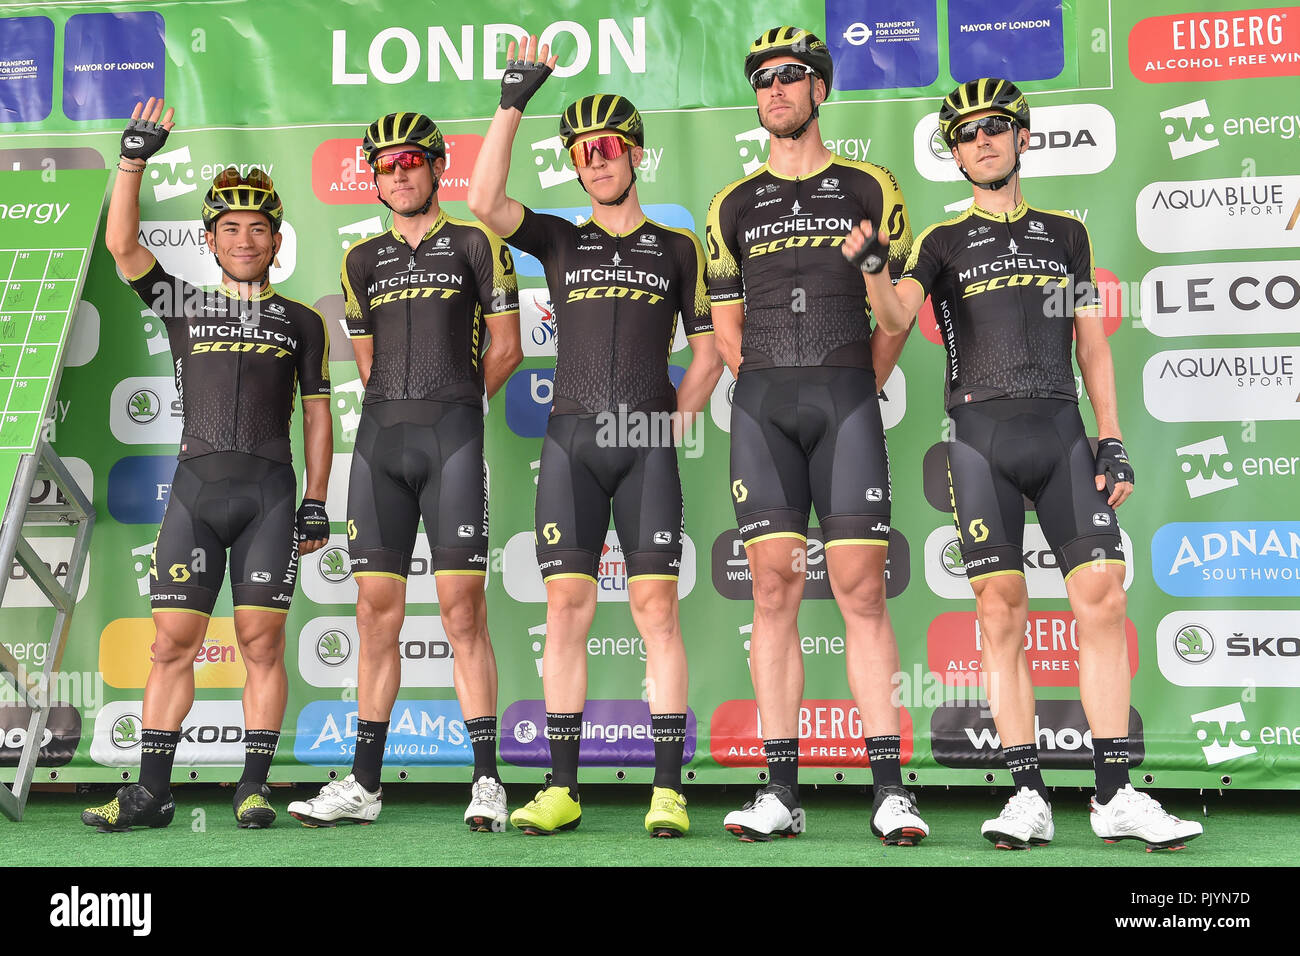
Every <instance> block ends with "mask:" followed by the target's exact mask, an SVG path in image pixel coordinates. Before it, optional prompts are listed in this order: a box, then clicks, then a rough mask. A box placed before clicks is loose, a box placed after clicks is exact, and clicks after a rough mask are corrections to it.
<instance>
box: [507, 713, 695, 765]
mask: <svg viewBox="0 0 1300 956" xmlns="http://www.w3.org/2000/svg"><path fill="white" fill-rule="evenodd" d="M696 734H697V730H696V723H695V711H693V710H690V709H689V708H688V709H687V711H686V746H685V749H684V750H683V752H682V764H683V765H685V764H688V763H690V762H691V760H692V759H693V758H694V757H695V742H696V739H697V737H696ZM500 741H501V759H502V760H504V761H506V762H507V763H512V764H514V765H515V766H518V767H549V766H550V765H551V747H550V743H549V742H548V741H547V739H546V703H545V702H544V701H540V700H517V701H515V702H514V703H513V704H511V705H510V706H509V707H507V708H506V712H505V713H504V714H503V715H502V716H501V734H500ZM579 760H580V761H581V763H582V765H583V766H585V767H653V766H654V765H655V747H654V741H653V740H651V738H650V705H649V704H647V703H646V702H645V701H642V700H589V701H587V706H586V707H585V708H584V709H583V712H582V744H581V749H580V750H579Z"/></svg>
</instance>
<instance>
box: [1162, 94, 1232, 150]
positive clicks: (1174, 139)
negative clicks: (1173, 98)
mask: <svg viewBox="0 0 1300 956" xmlns="http://www.w3.org/2000/svg"><path fill="white" fill-rule="evenodd" d="M1160 118H1161V119H1163V120H1164V121H1165V136H1166V137H1168V139H1169V155H1170V156H1172V157H1173V158H1174V159H1183V158H1184V157H1186V156H1193V155H1195V154H1196V153H1203V152H1205V151H1206V150H1207V149H1214V147H1216V146H1218V145H1219V141H1218V140H1217V139H1211V138H1210V137H1211V136H1212V135H1213V134H1214V123H1213V122H1211V121H1210V106H1209V104H1208V103H1206V102H1205V100H1197V101H1196V102H1195V103H1186V104H1184V105H1182V106H1175V107H1172V108H1170V109H1167V110H1164V111H1162V112H1161V114H1160Z"/></svg>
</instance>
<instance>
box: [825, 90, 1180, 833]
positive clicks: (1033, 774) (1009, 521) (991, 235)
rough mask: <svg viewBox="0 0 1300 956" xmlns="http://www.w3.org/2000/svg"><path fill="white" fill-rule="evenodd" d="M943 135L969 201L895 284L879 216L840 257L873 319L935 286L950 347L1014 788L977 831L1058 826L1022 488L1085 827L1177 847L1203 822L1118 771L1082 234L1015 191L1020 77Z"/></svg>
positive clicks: (987, 650) (1122, 714) (958, 496)
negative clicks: (1056, 570)
mask: <svg viewBox="0 0 1300 956" xmlns="http://www.w3.org/2000/svg"><path fill="white" fill-rule="evenodd" d="M939 130H940V132H941V134H942V135H943V137H944V139H945V140H946V141H947V143H948V146H949V148H950V149H952V151H953V158H954V159H955V160H956V162H957V165H958V167H959V168H960V169H961V171H962V173H963V174H964V175H965V176H966V178H967V179H968V180H970V182H971V184H972V193H973V195H974V200H975V201H974V204H973V205H971V206H970V207H969V208H968V209H967V210H966V211H965V212H964V213H962V214H961V215H959V216H956V217H955V218H953V219H950V220H948V221H946V222H941V223H939V224H937V225H934V226H931V227H930V228H928V229H926V230H925V231H924V232H922V233H921V234H920V236H918V237H917V239H916V241H915V243H913V245H912V249H911V253H910V255H909V257H908V260H907V267H906V272H905V273H904V275H903V279H902V280H901V281H900V282H899V283H898V284H897V286H894V285H891V284H890V283H889V282H887V281H885V280H884V278H883V276H881V275H880V274H879V272H875V273H874V274H873V273H871V269H873V268H874V267H875V266H874V264H875V263H876V262H878V261H879V260H880V259H881V258H882V257H883V256H885V255H888V254H889V253H888V252H887V251H886V250H887V249H888V250H892V247H893V245H894V243H893V242H892V240H891V238H890V237H889V236H880V237H877V236H876V235H874V230H873V225H875V223H876V222H877V221H876V220H872V222H869V223H863V224H861V225H860V226H859V227H857V228H855V229H854V230H853V232H852V233H851V234H850V236H849V238H848V239H847V241H846V242H845V244H844V254H845V255H846V256H849V257H851V258H852V259H853V261H855V262H863V263H864V271H867V272H868V273H869V274H868V275H867V287H868V290H869V294H870V296H871V304H872V307H873V308H874V310H875V312H876V315H878V316H880V317H882V319H883V318H884V317H885V316H887V315H888V316H891V317H892V319H893V321H894V322H896V323H897V322H910V321H911V319H912V317H913V316H914V315H915V314H916V313H917V310H918V309H919V308H920V307H921V304H922V303H923V302H924V301H925V297H926V296H927V295H929V296H930V298H931V301H932V302H933V305H934V313H935V317H936V319H937V320H938V323H939V329H940V331H941V333H942V335H943V341H944V346H945V348H946V349H947V352H948V357H947V362H946V363H945V365H946V369H947V376H946V382H945V388H944V397H945V399H946V406H947V409H948V413H949V415H950V416H951V419H952V439H951V444H950V445H949V448H948V469H949V476H950V481H951V485H952V495H953V517H954V519H955V521H956V524H957V534H958V538H959V540H960V542H961V551H962V560H963V562H964V563H965V567H966V576H967V579H968V580H969V581H970V584H971V588H972V589H973V590H974V592H975V602H976V610H977V614H978V617H979V624H980V633H981V634H982V635H983V650H982V652H981V653H982V659H983V671H984V674H985V679H986V685H987V692H988V699H989V704H990V707H991V709H992V711H993V717H994V722H995V723H996V725H997V729H998V734H999V736H1000V738H1001V741H1002V751H1003V756H1004V758H1005V760H1006V763H1007V766H1008V768H1009V769H1010V771H1011V775H1012V781H1013V786H1014V788H1015V793H1014V794H1013V795H1012V796H1011V798H1010V799H1009V800H1008V801H1007V803H1006V806H1005V807H1004V808H1003V810H1002V812H1001V814H999V816H998V817H996V818H995V819H992V820H988V821H986V822H985V823H984V826H983V829H982V832H983V835H984V836H985V838H987V839H988V840H989V841H991V842H992V843H994V845H996V846H997V847H999V848H1001V849H1011V848H1017V849H1020V848H1025V847H1028V846H1030V845H1031V844H1043V843H1047V842H1049V841H1050V840H1051V839H1052V837H1053V835H1054V833H1055V828H1054V825H1053V822H1052V810H1051V805H1050V804H1049V803H1048V802H1047V789H1046V787H1045V786H1044V784H1043V778H1042V773H1041V771H1040V769H1039V765H1038V749H1037V744H1036V742H1035V737H1034V729H1035V728H1034V689H1033V682H1032V681H1031V679H1030V674H1029V668H1028V665H1027V662H1026V659H1025V653H1024V643H1023V642H1024V634H1025V624H1026V620H1027V616H1028V610H1029V609H1028V603H1029V599H1028V594H1027V591H1026V588H1025V578H1024V565H1023V559H1022V545H1023V535H1024V523H1025V512H1024V505H1023V500H1024V496H1027V497H1029V498H1030V499H1031V500H1032V501H1033V502H1034V506H1035V509H1036V510H1037V512H1038V520H1039V523H1040V524H1041V526H1042V530H1043V534H1044V536H1045V537H1046V538H1047V541H1048V543H1049V544H1050V545H1051V547H1052V549H1053V550H1054V551H1055V553H1056V559H1057V564H1058V565H1059V567H1060V568H1061V571H1062V573H1063V574H1064V575H1065V586H1066V591H1067V592H1068V594H1069V598H1070V607H1071V609H1072V610H1073V611H1074V615H1075V618H1076V619H1077V621H1078V634H1079V696H1080V698H1081V699H1082V702H1083V707H1084V711H1085V712H1086V714H1087V716H1088V724H1089V726H1090V728H1091V730H1092V747H1093V752H1094V760H1095V767H1096V777H1097V793H1096V796H1094V797H1093V799H1092V813H1091V815H1090V819H1091V821H1092V828H1093V831H1094V832H1095V833H1096V834H1097V835H1098V836H1100V837H1102V838H1104V839H1106V840H1107V841H1110V842H1113V841H1115V840H1118V839H1140V840H1144V841H1146V842H1147V844H1148V845H1149V846H1150V847H1178V846H1181V845H1182V844H1183V843H1185V842H1186V841H1187V840H1190V839H1192V838H1193V837H1196V836H1199V835H1200V833H1201V825H1200V824H1198V823H1192V822H1184V821H1182V820H1179V819H1178V818H1177V817H1174V816H1171V815H1170V814H1168V813H1167V812H1166V811H1165V810H1164V809H1163V808H1162V807H1161V806H1160V804H1159V803H1157V802H1156V801H1155V800H1153V799H1152V798H1151V797H1149V796H1148V795H1146V794H1144V793H1141V792H1140V791H1136V790H1134V789H1133V787H1132V785H1131V784H1130V783H1129V781H1128V770H1129V741H1128V732H1129V723H1128V722H1129V679H1130V670H1129V659H1128V645H1127V642H1126V638H1125V635H1124V615H1125V605H1126V598H1125V594H1124V571H1125V568H1124V553H1123V550H1122V547H1121V544H1120V534H1119V525H1118V523H1117V522H1116V519H1115V512H1114V510H1113V509H1114V508H1116V507H1118V506H1119V505H1120V504H1121V503H1122V502H1123V501H1124V500H1125V499H1126V498H1128V496H1129V495H1130V494H1132V492H1133V469H1132V466H1131V465H1130V464H1129V461H1128V456H1127V455H1126V454H1125V451H1124V446H1123V444H1122V443H1121V440H1120V431H1119V417H1118V410H1117V402H1116V398H1115V371H1114V366H1113V364H1112V362H1111V354H1110V346H1109V345H1108V344H1107V342H1106V334H1105V331H1104V330H1103V328H1102V313H1101V310H1100V298H1099V295H1098V290H1097V286H1096V276H1095V272H1094V266H1093V260H1092V243H1091V241H1090V240H1089V238H1088V232H1087V229H1085V228H1084V225H1083V223H1082V222H1080V221H1079V220H1077V219H1076V218H1074V217H1073V216H1071V215H1069V214H1067V213H1062V212H1052V211H1048V210H1043V209H1037V208H1035V207H1033V206H1030V205H1029V204H1028V203H1026V202H1025V199H1024V197H1023V195H1022V194H1021V191H1020V173H1019V170H1020V156H1021V154H1022V153H1023V152H1024V151H1025V150H1026V149H1027V148H1028V146H1029V107H1028V105H1027V104H1026V103H1025V98H1024V96H1022V95H1021V93H1020V91H1019V90H1018V89H1017V88H1016V87H1015V85H1014V84H1012V83H1011V82H1009V81H1007V80H1001V79H996V78H982V79H977V80H971V81H970V82H968V83H965V84H963V85H961V86H959V87H957V88H956V89H955V90H953V91H952V93H950V94H949V95H948V96H947V97H946V98H945V99H944V101H943V105H942V107H941V109H940V111H939ZM1072 339H1073V341H1074V342H1075V357H1076V358H1077V359H1078V363H1079V370H1080V372H1082V374H1083V384H1084V387H1085V388H1086V389H1087V391H1088V397H1089V399H1090V400H1091V401H1092V407H1093V411H1094V412H1095V413H1096V417H1097V428H1098V433H1099V434H1100V435H1101V436H1102V438H1101V440H1100V441H1099V442H1098V445H1097V450H1096V453H1095V454H1094V452H1093V450H1092V448H1091V446H1090V444H1089V442H1088V438H1087V436H1086V434H1085V432H1084V426H1083V420H1082V419H1081V418H1080V415H1079V407H1078V401H1079V396H1078V393H1077V391H1076V387H1075V379H1074V370H1073V367H1072V365H1071V361H1070V345H1071V340H1072ZM1108 476H1109V478H1110V485H1111V490H1110V491H1109V492H1107V490H1106V489H1107V477H1108Z"/></svg>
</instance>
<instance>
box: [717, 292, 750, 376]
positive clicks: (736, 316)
mask: <svg viewBox="0 0 1300 956" xmlns="http://www.w3.org/2000/svg"><path fill="white" fill-rule="evenodd" d="M712 313H713V345H714V349H715V350H716V351H717V353H718V355H719V356H720V357H721V358H722V361H724V362H726V363H727V368H729V369H730V370H731V374H732V375H733V376H738V375H739V374H740V335H741V331H742V330H743V329H744V327H745V306H744V303H741V302H731V303H728V304H727V305H715V306H714V307H713V309H712Z"/></svg>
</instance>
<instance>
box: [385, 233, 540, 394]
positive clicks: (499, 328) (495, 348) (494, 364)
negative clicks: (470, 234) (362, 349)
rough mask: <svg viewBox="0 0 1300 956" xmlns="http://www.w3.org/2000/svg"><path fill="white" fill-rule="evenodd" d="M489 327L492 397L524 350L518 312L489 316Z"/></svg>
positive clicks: (487, 369) (487, 375)
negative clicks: (520, 335) (520, 338)
mask: <svg viewBox="0 0 1300 956" xmlns="http://www.w3.org/2000/svg"><path fill="white" fill-rule="evenodd" d="M489 228H490V227H489ZM487 327H488V334H489V335H490V336H491V338H490V339H489V341H488V347H487V351H486V352H484V353H483V384H484V386H485V387H486V388H487V394H488V398H491V397H492V396H493V395H495V394H496V393H497V391H498V390H499V389H500V388H501V386H502V385H504V384H505V381H506V379H508V378H509V377H510V373H511V372H513V371H514V370H515V369H517V368H518V367H519V363H520V362H522V361H523V360H524V350H523V347H522V346H521V345H520V344H519V313H518V312H503V313H502V314H500V315H493V316H489V317H488V320H487ZM368 371H369V370H368V369H367V372H368Z"/></svg>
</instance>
